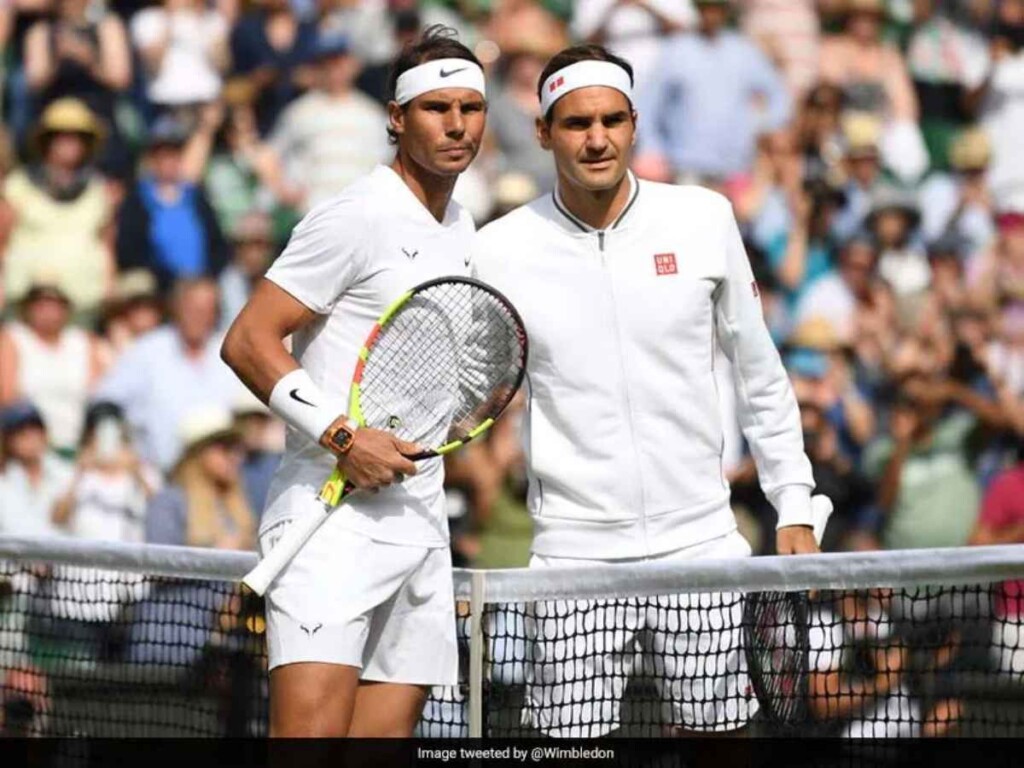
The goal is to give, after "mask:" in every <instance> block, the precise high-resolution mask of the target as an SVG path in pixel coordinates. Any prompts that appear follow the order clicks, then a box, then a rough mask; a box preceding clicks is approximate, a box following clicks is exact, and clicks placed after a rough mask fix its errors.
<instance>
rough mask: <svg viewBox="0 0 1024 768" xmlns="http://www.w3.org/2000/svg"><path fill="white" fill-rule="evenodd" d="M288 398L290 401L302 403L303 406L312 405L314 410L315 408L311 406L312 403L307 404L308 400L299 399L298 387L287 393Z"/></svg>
mask: <svg viewBox="0 0 1024 768" xmlns="http://www.w3.org/2000/svg"><path fill="white" fill-rule="evenodd" d="M288 397H290V398H291V399H292V400H295V401H297V402H300V403H302V404H303V405H312V406H313V407H314V408H316V406H315V405H313V403H311V402H309V400H303V399H302V398H301V397H299V389H298V387H296V388H295V389H293V390H292V391H291V392H289V393H288Z"/></svg>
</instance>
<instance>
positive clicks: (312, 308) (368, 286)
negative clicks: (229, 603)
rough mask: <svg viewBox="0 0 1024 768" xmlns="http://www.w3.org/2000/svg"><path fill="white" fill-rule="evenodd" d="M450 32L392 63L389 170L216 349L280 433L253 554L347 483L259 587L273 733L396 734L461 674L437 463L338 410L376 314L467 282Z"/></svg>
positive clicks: (461, 132) (477, 105)
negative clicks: (333, 484) (332, 486)
mask: <svg viewBox="0 0 1024 768" xmlns="http://www.w3.org/2000/svg"><path fill="white" fill-rule="evenodd" d="M447 32H448V31H447V30H444V29H441V30H435V29H429V30H427V32H426V33H425V34H424V36H423V38H422V39H421V40H420V41H419V42H417V43H415V44H413V45H412V46H410V47H407V48H406V49H405V50H403V51H402V53H401V54H400V55H399V57H398V59H397V61H396V62H395V66H394V67H393V69H392V75H391V80H390V82H389V89H390V91H391V93H392V94H393V98H392V100H391V101H390V102H389V104H388V123H387V131H388V135H389V136H390V137H391V140H392V142H393V143H394V144H395V146H396V150H397V152H396V156H395V159H394V161H393V162H392V163H391V164H390V165H389V166H378V167H377V168H376V169H375V170H374V171H373V172H372V173H370V174H369V175H368V176H365V177H364V178H362V179H360V180H359V181H358V182H356V183H355V184H353V185H352V186H350V187H348V188H347V189H346V190H344V192H342V194H340V195H339V196H337V197H334V198H332V199H330V200H327V201H326V202H324V203H323V204H321V205H319V206H317V207H315V208H314V209H313V210H312V211H311V212H310V213H309V214H308V215H307V216H306V217H305V218H304V219H303V220H302V221H301V222H300V223H299V225H298V226H297V227H296V228H295V231H294V232H293V233H292V238H291V241H290V242H289V243H288V246H287V247H286V249H285V251H284V253H283V254H282V255H281V256H280V257H279V258H278V259H277V260H276V261H275V262H274V264H273V265H272V266H271V268H270V270H269V271H268V272H267V275H266V278H265V279H264V280H263V281H261V282H260V283H259V284H258V285H257V287H256V289H255V291H254V293H253V295H252V297H251V298H250V300H249V303H248V304H247V305H246V307H245V309H243V310H242V313H241V314H240V315H239V317H238V319H237V320H236V321H235V323H234V325H233V326H232V328H231V330H230V331H229V332H228V337H227V339H226V340H225V343H224V348H223V355H224V358H225V360H227V361H228V363H229V364H230V365H231V366H232V368H234V370H235V371H236V372H237V373H238V375H239V377H240V378H241V379H242V380H243V381H244V382H245V383H246V384H247V385H248V386H249V388H250V389H251V390H252V391H253V392H254V393H255V394H256V395H257V396H258V397H259V398H260V399H261V400H263V401H264V402H267V403H268V405H269V406H270V408H271V410H273V411H274V412H275V413H276V414H278V415H279V416H281V417H282V418H283V419H284V420H285V421H286V422H287V423H288V425H289V427H290V429H289V430H288V438H287V447H286V451H285V456H284V458H283V460H282V462H281V466H280V468H279V469H278V471H277V473H276V475H275V478H274V482H273V484H272V485H271V488H270V491H269V498H268V503H267V508H266V510H265V512H264V514H263V518H262V525H261V529H260V550H261V551H262V552H264V553H266V552H267V551H269V549H271V548H272V547H273V546H274V545H275V543H276V542H277V540H278V539H279V537H280V535H281V532H282V530H283V529H284V527H286V526H287V524H288V523H289V522H290V521H291V520H293V519H295V518H297V517H299V516H301V515H308V514H317V513H318V507H319V505H320V502H319V501H318V499H317V492H318V491H319V489H320V486H321V485H322V484H323V482H324V481H325V480H326V479H327V478H328V476H329V475H330V473H331V470H332V468H333V466H334V464H335V463H337V464H338V465H339V466H340V468H341V469H342V471H343V472H344V473H345V475H346V477H347V478H348V480H349V481H350V482H352V483H353V484H354V485H355V486H356V487H357V489H360V492H357V493H353V494H352V495H351V496H350V497H349V498H347V499H346V501H345V502H344V503H343V505H342V508H341V509H340V510H338V512H337V513H335V514H334V515H332V516H331V517H330V518H329V519H328V520H327V521H326V523H324V525H323V527H322V528H321V529H320V530H319V531H318V532H317V533H316V534H315V535H314V536H313V538H312V539H310V541H308V542H307V543H306V545H305V546H304V547H303V549H302V550H301V551H300V552H299V553H298V555H297V556H296V557H295V559H294V560H292V561H291V563H290V564H289V565H288V566H287V567H286V568H285V570H284V571H283V572H282V574H281V575H280V576H279V577H278V578H277V579H276V581H275V582H274V583H273V584H271V586H270V589H269V590H268V591H267V593H266V600H267V639H268V648H269V656H270V658H269V666H270V669H271V672H270V701H271V705H270V710H271V712H270V719H271V723H270V733H271V735H272V736H298V735H303V736H408V735H411V734H412V731H413V728H414V727H415V725H416V722H417V720H418V719H419V716H420V712H421V711H422V708H423V703H424V701H425V700H426V694H427V690H428V687H429V686H432V685H454V684H456V683H457V679H458V651H457V645H456V637H455V615H454V595H453V588H452V576H451V556H450V551H449V548H448V528H447V517H446V515H445V508H444V493H443V489H442V480H443V466H442V463H441V460H440V459H431V460H427V461H424V462H422V463H420V464H419V465H417V464H414V463H413V462H411V461H409V460H408V459H407V458H405V455H403V454H411V453H412V452H414V451H415V446H412V445H409V444H407V443H404V442H402V441H400V440H398V439H397V438H396V437H394V436H393V435H391V434H390V433H387V432H380V431H376V430H372V429H367V428H357V427H356V425H355V424H353V423H352V422H350V421H349V420H348V419H347V417H346V416H345V411H346V407H347V402H348V392H349V385H350V382H351V380H352V374H353V371H354V369H355V365H356V362H357V357H358V352H359V349H360V348H361V346H362V345H363V343H364V341H365V339H366V336H367V334H368V333H369V332H370V330H371V328H372V327H373V325H374V323H375V322H376V320H377V318H378V317H379V316H380V315H381V313H382V312H383V311H384V309H385V308H387V306H388V305H389V304H391V302H392V301H393V300H394V299H396V298H397V297H398V296H399V295H400V294H401V293H402V292H404V291H406V290H408V289H409V288H412V287H413V286H415V285H417V284H419V283H421V282H424V281H425V280H428V279H431V278H436V277H440V276H443V275H452V274H465V273H466V272H467V265H468V263H469V253H470V250H469V249H470V246H471V238H472V236H473V233H474V226H473V222H472V219H471V218H470V217H469V215H468V214H467V212H466V211H465V210H464V209H463V208H462V207H461V206H459V205H458V204H457V203H454V202H453V201H452V200H451V194H452V189H453V187H454V186H455V181H456V179H457V178H458V176H459V174H460V173H462V171H464V170H465V169H466V168H467V167H468V166H469V164H470V162H471V161H472V160H473V158H474V157H475V156H476V153H477V150H478V149H479V147H480V142H481V139H482V136H483V131H484V123H485V112H486V102H485V101H484V77H483V70H482V68H481V66H480V63H479V62H478V61H477V59H476V57H474V56H473V54H472V53H471V52H470V51H469V50H468V49H467V48H466V47H465V46H463V45H462V44H461V43H459V42H458V41H456V40H455V39H453V38H452V37H450V36H449V35H448V33H447ZM381 130H384V125H381ZM287 336H291V337H292V341H293V344H292V351H293V353H294V357H293V356H292V354H289V352H288V351H287V350H286V349H285V346H284V344H283V342H282V340H283V339H284V338H285V337H287ZM417 468H418V470H419V471H418V472H417ZM367 491H378V492H377V493H368V492H367Z"/></svg>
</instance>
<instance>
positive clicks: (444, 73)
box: [438, 67, 469, 77]
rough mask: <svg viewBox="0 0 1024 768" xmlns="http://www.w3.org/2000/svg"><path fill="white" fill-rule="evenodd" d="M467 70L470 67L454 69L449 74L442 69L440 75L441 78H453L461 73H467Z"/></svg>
mask: <svg viewBox="0 0 1024 768" xmlns="http://www.w3.org/2000/svg"><path fill="white" fill-rule="evenodd" d="M467 69H469V67H461V68H460V69H452V70H449V71H448V72H445V71H444V70H443V69H442V70H441V71H440V72H439V73H438V74H440V75H441V77H451V76H452V75H454V74H457V73H459V72H465V71H466V70H467Z"/></svg>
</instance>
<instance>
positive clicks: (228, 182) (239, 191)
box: [204, 106, 303, 233]
mask: <svg viewBox="0 0 1024 768" xmlns="http://www.w3.org/2000/svg"><path fill="white" fill-rule="evenodd" d="M216 119H217V121H218V122H220V123H221V125H220V126H219V128H218V130H217V135H216V138H215V140H214V143H213V147H212V155H211V157H210V161H209V162H208V163H207V164H206V170H205V172H204V183H205V185H206V189H207V192H208V193H209V196H210V204H211V205H213V209H214V210H215V211H216V213H217V222H218V224H219V225H220V230H221V232H224V233H231V232H234V231H235V228H236V227H237V226H238V222H239V219H240V218H242V217H243V216H245V215H246V214H248V213H249V212H250V211H254V210H257V209H259V210H262V211H267V212H276V210H277V207H278V206H280V207H282V208H283V209H284V211H282V212H284V213H285V214H286V215H285V218H286V219H288V218H289V214H290V215H291V216H294V213H293V209H296V208H298V207H300V206H301V203H302V195H303V193H302V190H301V189H300V188H299V187H297V186H296V185H294V184H289V183H287V182H286V180H285V178H284V171H283V169H282V168H281V163H280V159H279V158H278V156H277V153H276V152H275V151H274V150H273V148H272V147H271V146H270V145H269V144H267V143H266V142H264V141H262V140H261V139H260V137H259V133H258V131H257V130H256V117H255V115H254V114H253V111H252V108H251V107H248V106H235V107H231V108H229V109H228V110H227V113H226V117H225V118H224V119H221V115H220V113H219V112H218V115H217V117H216ZM286 223H287V222H286Z"/></svg>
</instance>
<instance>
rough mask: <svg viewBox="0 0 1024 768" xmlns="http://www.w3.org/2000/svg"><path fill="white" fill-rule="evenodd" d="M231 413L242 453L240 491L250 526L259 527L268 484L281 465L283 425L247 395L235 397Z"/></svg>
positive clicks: (248, 393) (244, 393)
mask: <svg viewBox="0 0 1024 768" xmlns="http://www.w3.org/2000/svg"><path fill="white" fill-rule="evenodd" d="M231 413H232V416H233V417H234V420H235V430H236V431H237V432H238V435H239V439H240V441H241V444H242V449H243V451H244V458H243V459H242V470H241V471H242V488H243V489H244V491H245V498H246V501H247V502H248V504H249V510H250V511H251V512H252V514H253V524H254V525H255V527H256V528H259V523H260V518H261V517H262V515H263V508H264V507H265V506H266V501H267V492H268V491H269V490H270V481H271V480H273V478H274V472H276V471H277V465H278V464H280V463H281V454H282V452H283V449H284V425H283V424H282V423H281V422H280V421H278V420H277V419H275V418H273V416H271V413H270V409H268V408H267V407H266V406H265V405H264V404H263V403H261V402H260V401H259V400H257V399H256V398H255V397H254V396H253V395H252V394H251V393H250V392H243V393H241V394H240V395H239V397H238V398H237V399H236V400H235V404H234V406H233V407H232V409H231Z"/></svg>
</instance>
